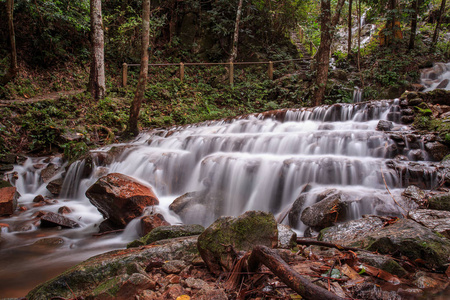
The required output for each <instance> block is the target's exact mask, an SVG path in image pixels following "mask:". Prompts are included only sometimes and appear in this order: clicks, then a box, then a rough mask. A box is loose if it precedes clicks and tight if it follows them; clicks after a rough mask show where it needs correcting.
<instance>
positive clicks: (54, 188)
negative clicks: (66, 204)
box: [45, 177, 64, 196]
mask: <svg viewBox="0 0 450 300" xmlns="http://www.w3.org/2000/svg"><path fill="white" fill-rule="evenodd" d="M63 183H64V179H63V178H62V177H59V178H56V179H54V180H52V181H50V182H49V183H48V184H47V186H46V187H45V188H46V189H47V190H48V191H49V192H50V193H52V195H54V196H58V195H59V194H60V193H61V189H62V185H63Z"/></svg>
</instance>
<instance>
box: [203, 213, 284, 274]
mask: <svg viewBox="0 0 450 300" xmlns="http://www.w3.org/2000/svg"><path fill="white" fill-rule="evenodd" d="M277 243H278V230H277V223H276V221H275V218H274V217H273V215H272V214H270V213H266V212H261V211H248V212H246V213H245V214H243V215H241V216H239V217H237V218H235V217H221V218H219V219H217V220H216V221H215V222H214V223H213V224H211V226H209V227H208V228H207V229H206V230H205V231H204V232H203V233H202V234H201V235H200V236H199V237H198V250H199V252H200V255H201V257H202V258H203V261H204V262H205V264H206V265H207V267H208V269H209V270H210V271H211V272H213V273H215V274H219V273H221V272H222V270H226V271H230V270H231V267H232V265H233V261H234V259H235V257H234V251H248V250H251V249H253V247H254V246H255V245H264V246H268V247H271V248H274V247H276V246H277ZM231 249H233V250H232V251H230V250H231Z"/></svg>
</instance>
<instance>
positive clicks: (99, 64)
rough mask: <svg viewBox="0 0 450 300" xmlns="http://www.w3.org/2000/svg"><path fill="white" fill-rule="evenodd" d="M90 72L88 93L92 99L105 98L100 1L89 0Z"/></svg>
mask: <svg viewBox="0 0 450 300" xmlns="http://www.w3.org/2000/svg"><path fill="white" fill-rule="evenodd" d="M90 4H91V5H90V8H91V13H90V14H91V70H90V74H89V92H90V93H91V94H92V96H93V97H94V99H96V100H98V99H103V98H105V92H106V84H105V54H104V47H105V46H104V45H105V44H104V38H103V21H102V1H101V0H91V2H90Z"/></svg>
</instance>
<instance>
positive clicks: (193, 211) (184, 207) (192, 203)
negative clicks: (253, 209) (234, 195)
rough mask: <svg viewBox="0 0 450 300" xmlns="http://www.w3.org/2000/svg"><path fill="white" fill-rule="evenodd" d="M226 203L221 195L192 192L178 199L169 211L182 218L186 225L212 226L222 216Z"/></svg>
mask: <svg viewBox="0 0 450 300" xmlns="http://www.w3.org/2000/svg"><path fill="white" fill-rule="evenodd" d="M223 203H226V202H225V200H224V196H223V195H222V194H221V193H208V192H206V191H201V192H190V193H186V194H184V195H182V196H180V197H178V198H176V199H175V200H174V201H173V202H172V204H170V206H169V209H170V210H172V211H173V212H175V213H176V214H177V215H178V216H180V218H181V220H182V221H183V223H185V224H192V223H193V222H195V223H196V224H202V225H204V224H211V223H212V222H213V221H214V220H215V219H216V218H218V217H219V216H220V215H221V211H222V205H223Z"/></svg>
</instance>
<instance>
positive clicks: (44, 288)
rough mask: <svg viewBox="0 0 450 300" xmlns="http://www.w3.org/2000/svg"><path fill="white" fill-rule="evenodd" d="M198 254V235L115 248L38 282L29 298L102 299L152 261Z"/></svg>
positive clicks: (140, 271)
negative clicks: (106, 290) (109, 291)
mask: <svg viewBox="0 0 450 300" xmlns="http://www.w3.org/2000/svg"><path fill="white" fill-rule="evenodd" d="M196 257H198V252H197V238H196V237H188V238H183V239H182V240H180V239H177V240H168V241H167V242H166V243H164V244H160V245H156V246H147V247H141V248H132V249H121V250H116V251H111V252H108V253H104V254H100V255H97V256H94V257H92V258H90V259H88V260H86V261H84V262H82V263H80V264H78V265H76V266H74V267H72V268H70V269H69V270H67V271H65V272H64V273H62V274H60V275H59V276H57V277H55V278H53V279H51V280H49V281H47V282H45V283H43V284H41V285H39V286H37V287H36V288H34V289H33V290H32V291H31V292H30V293H28V295H27V299H29V300H47V299H52V298H53V297H55V298H56V297H62V298H67V299H69V298H70V299H73V298H78V299H81V297H84V299H99V298H97V296H98V295H99V294H100V293H101V292H102V291H103V290H104V289H105V287H107V286H111V287H114V286H116V287H117V288H116V289H113V290H115V292H118V291H119V290H120V288H119V287H121V286H122V284H123V283H124V281H127V280H128V279H130V278H131V277H132V276H133V274H136V273H140V274H142V273H145V271H144V270H145V269H146V267H147V266H148V264H149V262H152V261H170V260H179V259H182V260H184V261H187V262H192V260H194V259H195V258H196ZM134 276H136V275H134ZM68 286H69V287H70V289H68V288H67V287H68ZM113 296H114V295H113ZM88 297H90V298H88ZM112 298H113V299H114V297H112ZM122 299H124V298H122ZM127 299H131V298H127Z"/></svg>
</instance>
